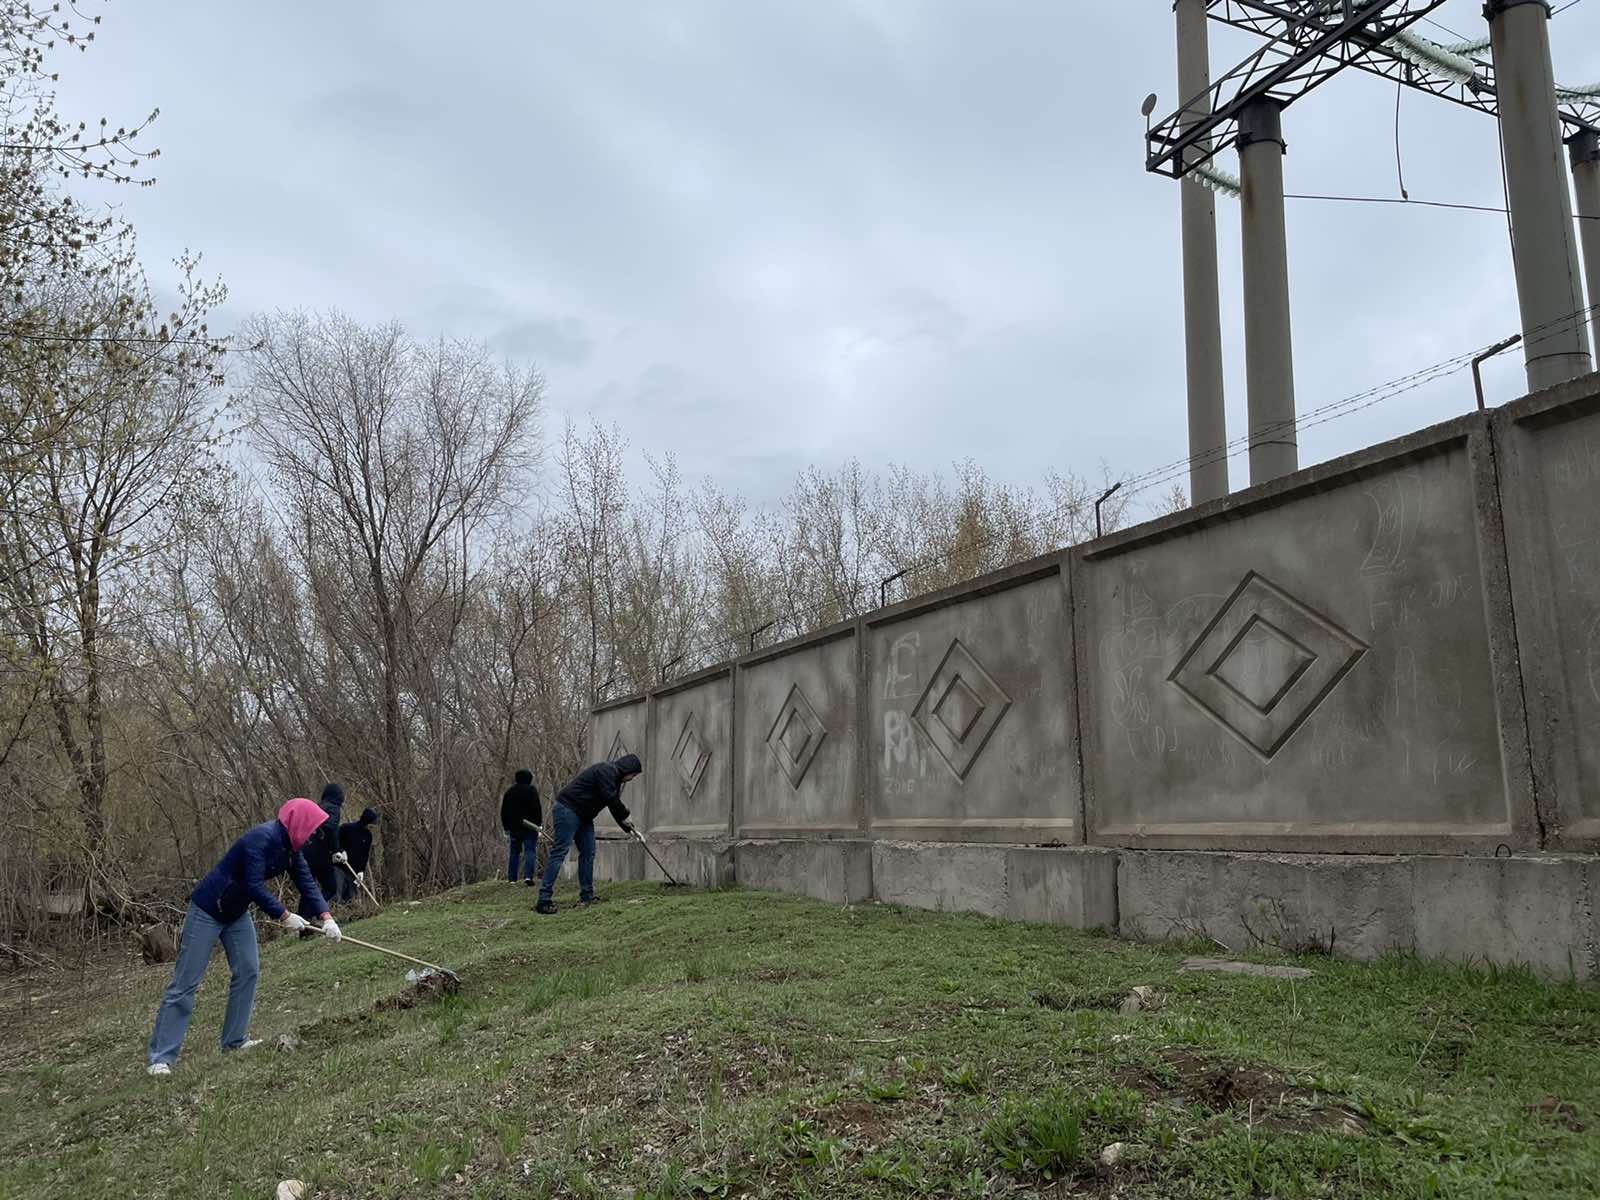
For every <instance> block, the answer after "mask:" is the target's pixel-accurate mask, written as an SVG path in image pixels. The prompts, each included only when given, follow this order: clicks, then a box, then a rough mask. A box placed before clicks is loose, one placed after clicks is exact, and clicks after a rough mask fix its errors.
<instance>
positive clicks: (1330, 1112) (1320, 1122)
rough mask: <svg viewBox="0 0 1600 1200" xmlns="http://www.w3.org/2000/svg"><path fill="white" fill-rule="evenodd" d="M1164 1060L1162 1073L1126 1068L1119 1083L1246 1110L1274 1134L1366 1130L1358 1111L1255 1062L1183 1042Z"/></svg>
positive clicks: (1148, 1093) (1153, 1094)
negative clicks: (1226, 1058) (1212, 1054)
mask: <svg viewBox="0 0 1600 1200" xmlns="http://www.w3.org/2000/svg"><path fill="white" fill-rule="evenodd" d="M1161 1062H1162V1069H1161V1070H1160V1071H1159V1072H1156V1071H1148V1070H1144V1069H1138V1070H1135V1071H1132V1072H1124V1073H1123V1074H1122V1075H1121V1076H1120V1077H1118V1078H1117V1080H1116V1082H1117V1083H1119V1084H1121V1085H1122V1086H1124V1087H1130V1088H1132V1089H1133V1090H1134V1091H1137V1092H1139V1093H1140V1094H1141V1095H1143V1096H1145V1097H1146V1098H1147V1099H1151V1100H1164V1101H1168V1102H1179V1103H1184V1104H1193V1105H1200V1106H1202V1107H1205V1108H1209V1109H1211V1110H1213V1111H1214V1112H1219V1113H1222V1112H1232V1113H1243V1114H1245V1115H1246V1117H1247V1119H1248V1120H1249V1121H1250V1122H1251V1124H1252V1125H1253V1126H1254V1127H1255V1128H1258V1129H1265V1130H1267V1131H1269V1132H1273V1133H1301V1132H1307V1131H1311V1130H1324V1131H1331V1132H1335V1133H1348V1134H1358V1133H1363V1132H1365V1130H1366V1123H1365V1122H1364V1121H1363V1120H1362V1118H1361V1117H1360V1116H1359V1115H1358V1114H1357V1113H1355V1112H1354V1111H1353V1110H1351V1109H1349V1108H1346V1107H1345V1106H1343V1105H1341V1104H1336V1103H1332V1102H1331V1098H1330V1097H1328V1096H1326V1095H1324V1094H1323V1093H1321V1092H1318V1091H1316V1090H1314V1089H1311V1088H1307V1087H1302V1086H1301V1085H1299V1084H1297V1083H1294V1082H1293V1081H1291V1080H1287V1079H1285V1078H1283V1077H1282V1076H1281V1075H1277V1074H1274V1073H1273V1072H1271V1071H1269V1070H1267V1069H1265V1068H1264V1067H1259V1066H1256V1065H1254V1064H1252V1063H1230V1062H1222V1061H1219V1060H1217V1059H1213V1058H1207V1057H1206V1056H1204V1055H1202V1054H1196V1053H1195V1052H1194V1051H1192V1050H1189V1049H1186V1048H1184V1047H1178V1046H1172V1047H1168V1048H1167V1049H1165V1050H1163V1051H1162V1052H1161Z"/></svg>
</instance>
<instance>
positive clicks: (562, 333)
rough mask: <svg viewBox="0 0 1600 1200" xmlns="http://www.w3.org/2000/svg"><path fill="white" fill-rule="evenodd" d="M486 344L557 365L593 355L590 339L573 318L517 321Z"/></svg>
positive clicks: (509, 353) (516, 354)
mask: <svg viewBox="0 0 1600 1200" xmlns="http://www.w3.org/2000/svg"><path fill="white" fill-rule="evenodd" d="M489 345H490V346H491V347H493V348H494V349H496V350H498V351H500V352H501V353H502V354H506V355H509V356H510V357H512V358H520V359H532V360H534V361H536V362H538V363H540V364H558V365H560V366H571V365H575V364H581V363H586V362H588V361H589V359H590V358H591V357H593V355H594V338H593V337H591V336H590V334H589V330H588V327H587V326H586V325H585V324H584V323H583V322H582V321H580V320H578V319H577V318H576V317H562V318H558V319H555V320H543V321H518V322H516V323H514V324H511V325H507V326H505V327H504V328H503V329H501V330H500V331H499V332H498V333H496V334H495V335H494V336H493V337H491V338H490V339H489Z"/></svg>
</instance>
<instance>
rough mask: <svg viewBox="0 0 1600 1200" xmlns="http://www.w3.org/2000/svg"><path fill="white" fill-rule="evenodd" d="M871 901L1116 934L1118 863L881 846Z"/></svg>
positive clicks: (966, 848) (1053, 852)
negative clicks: (972, 913) (1112, 929)
mask: <svg viewBox="0 0 1600 1200" xmlns="http://www.w3.org/2000/svg"><path fill="white" fill-rule="evenodd" d="M872 894H873V896H874V897H876V898H877V899H878V900H881V901H883V902H884V903H886V904H905V905H908V906H910V907H912V908H932V909H941V910H953V911H962V912H978V913H984V914H985V915H987V916H991V917H1006V918H1009V919H1011V920H1014V921H1043V922H1050V923H1053V924H1058V925H1072V926H1076V927H1077V928H1080V929H1093V928H1096V927H1105V928H1114V927H1115V926H1116V923H1117V855H1116V852H1115V851H1112V850H1101V849H1097V848H1093V847H1085V846H1078V847H1060V848H1049V849H1046V848H1041V847H1033V846H1003V845H976V844H960V845H951V844H948V843H945V844H929V843H908V842H875V843H873V845H872Z"/></svg>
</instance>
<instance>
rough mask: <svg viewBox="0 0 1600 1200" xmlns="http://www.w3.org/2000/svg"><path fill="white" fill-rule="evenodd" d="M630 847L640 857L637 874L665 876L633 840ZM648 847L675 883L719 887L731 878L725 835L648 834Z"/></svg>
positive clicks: (730, 848)
mask: <svg viewBox="0 0 1600 1200" xmlns="http://www.w3.org/2000/svg"><path fill="white" fill-rule="evenodd" d="M634 848H635V849H636V850H638V851H639V857H640V859H641V860H642V862H641V874H640V876H639V878H641V879H647V880H658V881H664V880H665V879H666V876H665V875H663V874H662V873H661V868H660V867H658V866H656V864H655V861H654V859H652V858H651V857H650V855H648V854H646V853H645V851H644V847H643V846H640V845H638V844H637V843H635V845H634ZM650 849H651V850H653V851H655V855H656V858H659V859H660V860H661V861H662V863H663V864H664V865H665V866H666V868H667V870H668V871H671V872H672V877H673V878H674V879H676V880H677V881H678V882H679V883H683V884H688V885H689V886H691V887H705V888H713V887H723V886H725V885H727V884H730V883H732V882H733V881H734V879H735V875H734V854H733V843H732V842H730V841H729V840H728V839H727V838H657V837H652V838H650Z"/></svg>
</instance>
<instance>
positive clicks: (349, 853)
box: [334, 808, 378, 904]
mask: <svg viewBox="0 0 1600 1200" xmlns="http://www.w3.org/2000/svg"><path fill="white" fill-rule="evenodd" d="M377 823H378V810H377V809H375V808H364V809H362V810H361V819H360V820H359V821H348V822H346V823H345V824H343V825H341V826H339V849H340V850H342V851H344V853H345V855H346V857H347V859H348V863H347V865H348V866H349V868H350V869H349V870H348V871H347V870H345V869H344V867H339V866H336V867H334V871H335V872H336V874H335V875H334V881H335V882H336V883H337V884H338V899H339V901H340V903H342V904H348V903H350V902H351V901H352V900H354V899H355V898H356V896H357V894H358V893H359V892H360V890H361V885H362V884H363V883H365V882H366V879H367V863H369V862H371V861H372V826H374V825H376V824H377Z"/></svg>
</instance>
